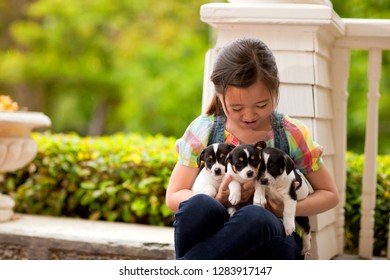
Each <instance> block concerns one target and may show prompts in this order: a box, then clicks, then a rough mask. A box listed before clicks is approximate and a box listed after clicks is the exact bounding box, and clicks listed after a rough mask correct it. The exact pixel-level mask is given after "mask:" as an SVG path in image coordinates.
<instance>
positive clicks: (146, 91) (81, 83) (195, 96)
mask: <svg viewBox="0 0 390 280" xmlns="http://www.w3.org/2000/svg"><path fill="white" fill-rule="evenodd" d="M205 2H207V1H204V0H203V1H202V0H191V1H189V0H187V1H175V0H164V1H152V0H144V1H137V0H117V1H115V3H113V2H112V1H109V0H99V1H97V0H88V1H78V0H68V1H66V3H64V2H63V1H60V0H37V1H35V2H33V3H32V4H31V5H30V6H28V9H27V12H26V17H25V18H23V19H21V20H17V21H14V22H12V24H10V25H9V28H10V35H11V36H12V38H13V42H14V46H15V47H14V48H12V49H8V50H6V51H3V52H1V53H0V79H1V80H3V81H6V82H7V84H8V86H9V85H13V86H14V87H13V90H14V91H19V92H20V91H21V92H22V94H23V95H22V96H23V97H22V98H16V99H17V101H19V103H22V104H21V105H24V104H23V102H24V101H26V102H28V104H25V105H24V106H29V104H38V105H37V106H36V107H34V106H33V108H31V109H39V110H43V111H44V112H45V113H47V114H48V115H49V116H50V117H51V119H52V121H53V127H52V129H53V131H76V132H78V133H80V134H82V135H85V134H89V135H99V134H103V133H106V134H109V133H112V132H116V131H138V132H149V133H163V134H165V135H179V134H180V133H182V130H183V127H184V126H185V125H186V124H188V122H189V121H190V120H192V119H193V117H194V115H195V113H194V112H195V111H196V114H197V113H199V111H200V104H201V92H202V83H203V77H202V75H203V61H204V54H205V52H206V50H207V48H208V27H207V26H206V25H205V24H203V23H201V22H200V20H199V9H200V6H201V5H202V4H203V3H205ZM2 5H3V6H7V5H11V4H9V3H8V2H2ZM10 88H12V87H10ZM26 88H27V89H28V90H27V91H26V90H21V89H26ZM11 96H12V93H11ZM18 99H20V100H18ZM37 99H38V100H37ZM29 101H31V102H29ZM108 116H109V117H108Z"/></svg>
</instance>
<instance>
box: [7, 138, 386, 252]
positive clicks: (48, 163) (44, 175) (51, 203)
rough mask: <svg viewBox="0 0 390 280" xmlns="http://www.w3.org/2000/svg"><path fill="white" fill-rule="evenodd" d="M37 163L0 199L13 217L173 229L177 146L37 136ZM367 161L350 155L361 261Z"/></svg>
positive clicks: (379, 213)
mask: <svg viewBox="0 0 390 280" xmlns="http://www.w3.org/2000/svg"><path fill="white" fill-rule="evenodd" d="M33 137H34V138H35V139H36V141H37V142H38V146H39V151H38V154H37V156H36V158H35V159H34V160H33V161H32V162H31V163H30V164H29V165H27V166H26V167H24V168H22V169H20V170H18V171H15V172H11V173H6V174H4V178H3V179H4V181H3V183H2V184H0V192H3V193H8V194H10V195H11V196H12V197H13V198H14V199H15V201H16V207H15V211H17V212H20V213H29V214H44V215H52V216H68V217H80V218H86V219H93V220H98V219H100V220H108V221H123V222H130V223H143V224H152V225H165V226H171V225H172V222H173V213H172V212H171V211H170V210H169V209H168V208H167V207H166V205H165V191H166V186H167V183H168V180H169V176H170V175H171V171H172V169H173V166H174V165H175V162H176V152H175V149H174V143H175V139H173V138H169V137H164V136H161V135H156V136H141V135H138V134H115V135H111V136H103V137H79V136H78V135H76V134H39V133H36V134H33ZM363 166H364V156H363V155H359V154H354V153H350V152H348V153H347V186H346V201H347V203H346V205H345V250H346V252H348V253H352V254H357V248H358V242H359V229H360V216H361V215H360V207H361V189H362V174H363ZM388 166H390V156H378V177H377V189H376V192H377V198H376V208H375V228H374V232H375V235H374V237H375V243H374V255H375V256H385V255H386V248H387V236H388V224H389V213H390V203H389V198H390V169H389V168H388Z"/></svg>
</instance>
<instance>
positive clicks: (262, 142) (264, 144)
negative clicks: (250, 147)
mask: <svg viewBox="0 0 390 280" xmlns="http://www.w3.org/2000/svg"><path fill="white" fill-rule="evenodd" d="M265 147H267V143H265V142H264V141H259V142H257V143H256V144H255V148H256V149H258V150H259V151H261V150H262V149H264V148H265Z"/></svg>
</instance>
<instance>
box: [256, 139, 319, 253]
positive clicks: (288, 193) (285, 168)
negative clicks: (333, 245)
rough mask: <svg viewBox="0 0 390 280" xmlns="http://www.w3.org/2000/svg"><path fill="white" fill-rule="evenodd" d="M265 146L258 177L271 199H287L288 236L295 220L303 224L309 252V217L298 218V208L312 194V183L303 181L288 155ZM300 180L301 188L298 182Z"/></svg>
mask: <svg viewBox="0 0 390 280" xmlns="http://www.w3.org/2000/svg"><path fill="white" fill-rule="evenodd" d="M262 146H263V147H264V148H263V149H262V150H261V164H260V169H259V174H258V180H259V182H260V184H261V186H262V187H263V192H264V190H265V195H266V197H267V198H269V199H272V200H277V201H283V204H284V209H283V225H284V228H285V232H286V235H291V234H292V233H293V232H294V231H295V222H296V223H297V224H298V225H299V226H300V227H302V231H303V236H302V239H303V240H302V241H303V248H302V254H305V253H306V252H307V251H309V250H310V247H311V233H310V225H309V218H308V217H295V211H296V206H297V200H298V199H299V200H300V199H304V198H305V197H306V196H307V195H308V193H309V190H308V185H307V184H302V178H301V176H300V175H299V174H298V173H297V171H296V170H295V164H294V161H293V160H292V159H291V157H290V156H289V155H288V154H286V153H285V152H283V151H282V150H279V149H277V148H273V147H265V143H264V144H262ZM297 181H298V182H299V187H296V185H295V182H297Z"/></svg>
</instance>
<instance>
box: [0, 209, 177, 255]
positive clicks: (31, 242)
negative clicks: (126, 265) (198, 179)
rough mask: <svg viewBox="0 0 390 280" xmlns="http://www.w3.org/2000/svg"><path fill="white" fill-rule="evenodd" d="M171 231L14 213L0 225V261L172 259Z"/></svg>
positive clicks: (165, 228)
mask: <svg viewBox="0 0 390 280" xmlns="http://www.w3.org/2000/svg"><path fill="white" fill-rule="evenodd" d="M174 258H175V254H174V245H173V228H171V227H157V226H150V225H139V224H127V223H120V222H106V221H90V220H85V219H75V218H64V217H48V216H41V215H25V214H18V213H17V214H15V217H14V219H12V220H11V221H8V222H3V223H0V259H41V260H51V259H71V260H78V259H93V260H96V259H123V260H125V259H144V260H145V259H154V260H159V259H161V260H165V259H174Z"/></svg>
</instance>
